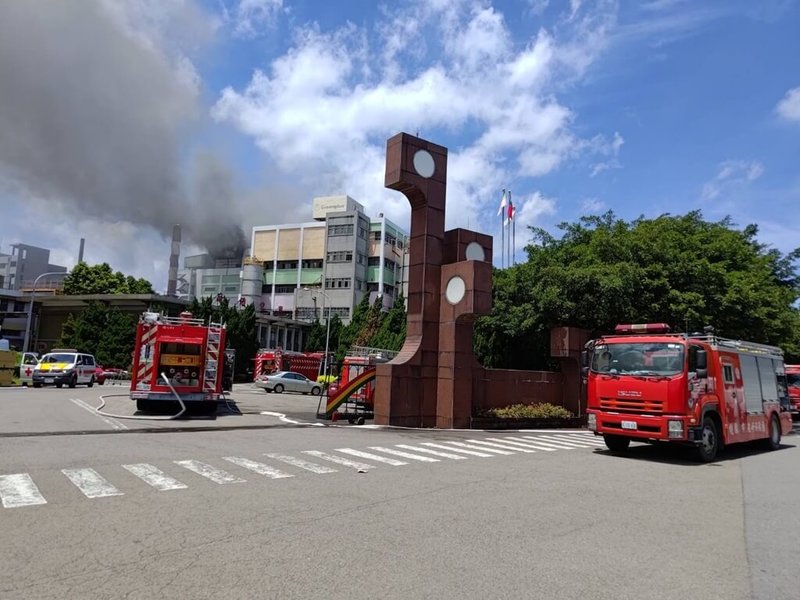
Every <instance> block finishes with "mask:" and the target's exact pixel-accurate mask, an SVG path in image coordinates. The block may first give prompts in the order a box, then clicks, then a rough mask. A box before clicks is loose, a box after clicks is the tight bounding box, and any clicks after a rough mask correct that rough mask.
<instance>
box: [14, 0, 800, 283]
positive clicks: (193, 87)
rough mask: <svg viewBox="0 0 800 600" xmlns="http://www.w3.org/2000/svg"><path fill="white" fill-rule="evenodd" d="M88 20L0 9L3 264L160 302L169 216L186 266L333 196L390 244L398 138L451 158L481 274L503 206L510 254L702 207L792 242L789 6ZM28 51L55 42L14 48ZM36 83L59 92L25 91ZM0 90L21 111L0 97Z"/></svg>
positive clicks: (399, 211) (553, 7) (797, 49)
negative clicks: (35, 248)
mask: <svg viewBox="0 0 800 600" xmlns="http://www.w3.org/2000/svg"><path fill="white" fill-rule="evenodd" d="M80 6H81V7H82V8H81V9H79V10H72V11H70V12H69V13H64V14H62V15H55V16H53V15H49V16H48V19H49V20H47V19H44V18H43V17H41V15H38V14H36V12H35V11H31V12H26V11H25V10H24V9H21V8H17V9H10V14H6V15H5V17H6V18H5V21H6V23H10V24H11V25H9V30H8V33H9V35H6V36H5V39H6V42H5V44H6V46H3V44H4V42H2V41H0V55H3V54H5V55H6V56H9V53H11V56H12V58H11V59H10V60H6V61H5V62H3V61H0V124H3V125H6V126H7V128H8V127H10V128H11V129H10V130H11V133H12V135H11V136H8V137H10V138H12V139H13V140H14V141H15V145H14V146H13V148H12V149H9V147H7V146H6V147H4V146H3V143H2V141H0V203H2V207H3V218H2V219H1V220H0V238H2V239H1V240H0V251H6V252H7V251H8V244H10V243H12V242H17V241H22V242H27V243H33V244H37V245H42V246H46V247H51V248H53V250H54V256H53V259H54V260H55V262H60V263H61V264H67V265H71V264H72V263H74V259H75V254H76V252H77V246H78V239H79V238H80V237H81V236H83V237H86V238H87V253H86V257H87V259H88V260H89V261H90V262H100V261H107V262H109V263H110V264H111V265H112V266H113V267H114V268H116V269H121V270H123V271H125V272H128V273H133V274H135V275H137V276H144V277H147V278H149V279H151V280H152V281H153V282H154V284H155V285H156V288H158V289H161V288H163V287H164V286H165V282H166V265H167V259H168V253H169V245H168V241H167V240H166V239H165V238H164V232H168V231H169V229H170V227H171V222H172V221H177V220H181V221H184V222H186V223H187V229H189V230H190V233H188V234H187V235H188V236H192V237H193V238H194V241H195V242H196V244H195V245H194V246H192V245H190V244H186V245H185V247H184V254H186V253H189V252H193V251H198V250H199V246H198V245H197V244H201V243H202V242H203V241H207V240H208V238H209V237H212V238H213V237H214V236H218V235H219V234H218V233H215V228H216V227H218V226H219V224H220V223H228V222H230V223H233V224H236V225H242V226H243V227H245V229H246V230H247V231H248V232H249V228H250V227H251V226H253V225H267V224H273V223H281V222H298V221H306V220H309V219H310V215H311V208H310V207H311V199H312V198H313V197H314V196H317V195H333V194H349V195H351V196H353V197H354V198H356V199H357V200H359V201H360V202H362V203H363V204H364V205H365V206H366V207H367V210H368V212H369V213H370V214H373V215H374V214H377V213H378V212H384V213H386V214H387V216H389V217H390V218H392V219H393V220H395V221H396V222H398V223H399V224H400V225H403V226H407V225H408V217H409V209H408V206H407V203H406V202H405V200H404V199H403V198H402V197H401V196H399V195H398V194H396V193H395V192H391V191H388V190H385V189H384V188H383V187H382V182H383V166H384V151H385V142H386V139H387V138H389V137H391V136H392V135H394V134H395V133H397V132H399V131H407V132H409V133H416V132H419V134H420V136H421V137H424V138H426V139H429V140H431V141H434V142H437V143H440V144H442V145H445V146H447V147H448V148H449V165H448V175H449V181H448V207H447V210H448V213H447V225H448V227H467V226H469V227H470V228H472V229H477V230H480V231H483V232H486V233H491V234H494V235H495V236H496V241H495V246H496V251H497V254H498V257H497V260H496V262H497V264H499V245H500V242H499V233H500V225H499V221H498V217H497V216H496V215H497V207H498V204H499V201H500V196H501V189H502V188H509V189H511V190H512V198H513V199H514V203H515V205H516V207H517V211H518V212H517V236H516V241H517V248H516V250H517V255H518V256H519V257H521V256H522V255H523V248H524V245H525V243H526V242H527V236H526V234H525V227H526V226H527V225H535V226H542V227H545V228H547V229H549V230H551V231H553V232H555V231H556V229H555V226H556V224H557V223H559V222H561V221H574V220H575V219H577V218H578V217H580V216H581V215H584V214H597V213H602V212H605V211H606V210H613V211H614V212H615V213H616V214H617V215H618V216H620V217H622V218H625V219H633V218H636V217H638V216H640V215H645V216H657V215H659V214H662V213H667V212H668V213H671V214H684V213H686V212H687V211H690V210H695V209H699V210H701V211H702V212H703V214H704V215H705V217H706V218H708V219H714V220H717V219H721V218H723V217H725V216H726V215H730V216H731V217H732V219H733V221H734V222H735V223H737V224H738V225H740V226H741V227H744V226H745V225H747V224H749V223H756V224H758V226H759V240H760V241H762V242H763V243H765V244H769V245H771V246H773V247H775V248H778V249H779V250H781V251H782V252H788V251H790V250H792V249H794V247H796V246H798V245H800V244H798V239H800V238H798V235H797V233H796V231H797V226H796V223H797V222H798V216H800V210H799V209H798V206H800V169H798V159H799V158H800V62H798V61H797V57H798V56H800V35H797V32H798V31H800V5H799V3H798V2H795V1H789V0H785V1H781V0H773V1H770V0H765V1H761V2H750V1H745V0H719V1H717V0H707V1H692V0H643V1H641V2H634V1H623V0H619V1H615V0H598V1H594V2H592V1H589V0H549V1H547V0H527V1H526V0H520V1H510V0H509V1H495V2H490V1H474V0H448V1H445V0H427V1H416V0H409V1H407V2H403V3H395V2H391V3H377V2H367V1H366V0H353V1H349V2H348V1H338V2H322V1H313V0H308V1H302V2H293V1H290V0H283V1H281V0H241V1H238V0H202V1H201V0H197V1H195V0H169V1H164V2H161V1H157V0H125V1H123V2H116V3H110V2H107V1H105V0H96V2H86V3H83V4H81V5H80ZM3 12H6V13H9V8H8V5H4V7H3V8H0V16H3V14H2V13H3ZM83 12H85V14H82V13H83ZM59 19H63V21H59ZM2 20H3V19H0V21H2ZM11 27H13V29H11ZM1 28H2V25H0V34H2V33H3V31H2V29H1ZM26 28H29V29H30V28H32V29H31V31H28V35H27V36H25V37H23V36H22V35H20V36H19V37H17V38H16V39H14V40H10V38H11V34H13V33H14V32H15V31H23V32H24V31H25V29H26ZM34 32H38V33H47V34H48V37H50V38H53V39H54V40H55V41H54V42H53V44H52V45H51V46H50V47H49V48H44V49H40V48H38V47H36V48H33V47H30V48H29V47H28V46H26V44H27V43H28V42H27V40H26V37H27V38H33V39H36V36H34V35H32V34H33V33H34ZM2 37H3V36H2V35H0V38H2ZM82 38H88V39H92V40H99V41H97V42H95V45H94V46H92V45H89V44H86V45H82V44H81V43H80V39H82ZM11 44H14V45H11ZM65 49H66V50H65ZM48 53H50V54H48ZM52 53H56V54H52ZM37 61H38V62H37ZM61 63H63V64H61ZM52 64H56V65H57V66H58V67H59V69H58V73H57V74H56V73H54V74H53V76H52V77H48V76H47V75H48V73H47V71H46V69H47V66H48V65H52ZM141 65H151V66H150V67H149V68H147V69H144V68H142V67H141ZM42 70H43V71H44V72H43V74H42V79H43V80H45V81H51V80H52V87H50V88H48V87H47V84H42V83H41V82H38V81H31V78H30V77H27V76H26V75H25V74H27V73H31V72H40V71H42ZM62 72H64V73H65V74H64V75H61V74H60V73H62ZM9 79H11V80H12V81H13V82H14V83H15V85H14V87H13V89H15V90H18V92H17V95H16V96H13V95H12V97H11V101H6V102H5V103H4V102H3V100H8V99H4V98H3V95H4V92H3V89H6V90H8V87H7V86H4V85H3V82H4V81H8V80H9ZM115 90H120V91H121V92H122V93H115ZM6 93H8V92H6ZM48 94H49V96H50V97H55V98H58V99H61V98H63V99H64V101H63V102H59V103H58V105H57V106H56V107H55V108H53V106H52V105H49V104H48V105H46V106H47V113H46V114H47V121H48V123H50V127H49V128H48V129H47V131H48V132H49V134H48V135H45V134H43V133H42V132H41V127H35V126H34V125H30V124H32V123H37V122H38V121H37V119H34V118H32V117H31V115H30V112H31V111H32V107H33V108H36V107H38V105H39V102H38V101H31V102H26V101H25V100H26V98H30V99H31V100H33V99H34V98H39V97H41V96H46V95H48ZM15 100H16V101H15ZM3 106H6V107H8V106H11V108H10V109H8V108H3ZM100 123H102V124H103V126H102V127H100V126H98V124H100ZM76 124H77V125H76ZM6 130H7V129H6ZM53 132H55V133H53ZM54 139H55V141H54ZM62 143H64V144H65V145H64V146H63V147H64V148H68V149H69V151H62V152H60V153H55V152H54V151H53V150H52V149H53V148H54V147H55V148H56V149H58V148H61V147H62V146H60V144H62ZM54 144H55V146H54ZM38 147H41V148H45V149H47V152H44V151H43V152H42V153H38V154H37V153H34V150H36V149H37V148H38ZM19 148H25V149H32V150H31V152H30V153H29V154H26V153H25V152H20V151H19ZM43 153H45V154H46V153H51V154H50V155H49V156H51V159H50V160H51V161H54V162H55V163H56V164H58V168H54V169H51V168H49V165H50V164H51V163H49V162H48V163H46V164H40V161H38V157H39V156H40V154H43ZM67 155H68V156H67ZM64 156H67V158H64ZM62 158H63V159H64V164H63V165H60V161H61V159H62ZM75 173H80V174H81V175H82V176H81V177H79V178H78V177H76V176H75ZM164 190H167V191H164ZM248 237H249V235H248Z"/></svg>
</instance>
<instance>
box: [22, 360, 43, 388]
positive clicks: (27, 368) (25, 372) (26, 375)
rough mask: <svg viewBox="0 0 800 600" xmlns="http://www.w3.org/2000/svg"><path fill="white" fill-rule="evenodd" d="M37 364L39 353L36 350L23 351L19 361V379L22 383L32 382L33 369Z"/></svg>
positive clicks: (29, 383) (28, 383)
mask: <svg viewBox="0 0 800 600" xmlns="http://www.w3.org/2000/svg"><path fill="white" fill-rule="evenodd" d="M38 364H39V355H38V354H37V353H36V352H25V353H24V354H23V355H22V360H21V361H20V363H19V379H20V383H22V385H25V386H28V385H31V384H32V383H33V370H34V369H35V368H36V365H38Z"/></svg>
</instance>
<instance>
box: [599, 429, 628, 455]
mask: <svg viewBox="0 0 800 600" xmlns="http://www.w3.org/2000/svg"><path fill="white" fill-rule="evenodd" d="M603 441H604V442H605V443H606V447H607V448H608V449H609V450H611V451H612V452H625V450H627V449H628V446H630V445H631V439H630V438H626V437H623V436H621V435H610V434H608V433H607V434H605V435H604V436H603Z"/></svg>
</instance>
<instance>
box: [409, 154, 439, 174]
mask: <svg viewBox="0 0 800 600" xmlns="http://www.w3.org/2000/svg"><path fill="white" fill-rule="evenodd" d="M414 170H415V171H416V172H417V173H419V175H420V176H422V177H424V178H425V179H427V178H428V177H430V176H431V175H433V172H434V171H435V170H436V165H435V164H434V162H433V156H431V153H430V152H428V151H427V150H417V151H416V152H415V153H414Z"/></svg>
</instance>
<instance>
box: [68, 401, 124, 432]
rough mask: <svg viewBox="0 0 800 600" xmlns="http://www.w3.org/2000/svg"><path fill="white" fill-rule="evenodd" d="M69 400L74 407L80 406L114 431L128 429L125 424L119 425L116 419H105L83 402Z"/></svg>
mask: <svg viewBox="0 0 800 600" xmlns="http://www.w3.org/2000/svg"><path fill="white" fill-rule="evenodd" d="M69 400H70V402H72V403H73V404H75V406H80V407H81V408H82V409H83V410H85V411H87V412H90V413H92V414H93V415H94V416H95V417H97V418H99V419H100V420H101V421H103V422H104V423H106V424H107V425H110V426H111V427H112V428H114V429H127V428H128V426H127V425H125V423H120V422H119V421H117V420H116V419H112V418H111V417H106V416H104V415H101V414H100V413H99V412H97V411H96V410H95V409H94V408H93V407H92V406H90V405H88V404H86V402H84V401H83V400H79V399H78V398H70V399H69Z"/></svg>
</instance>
